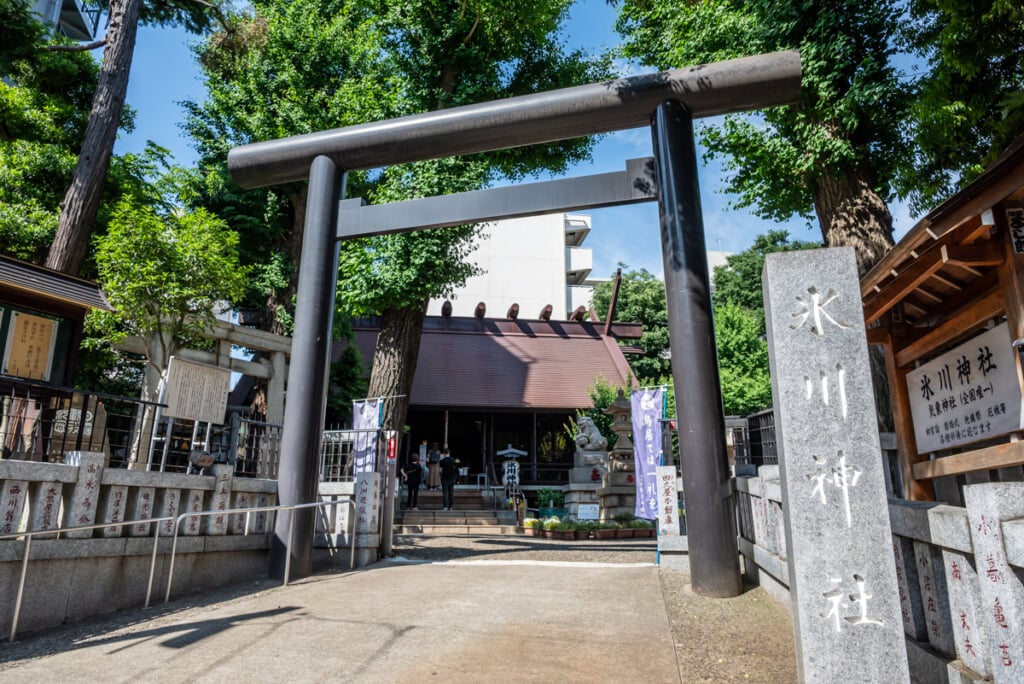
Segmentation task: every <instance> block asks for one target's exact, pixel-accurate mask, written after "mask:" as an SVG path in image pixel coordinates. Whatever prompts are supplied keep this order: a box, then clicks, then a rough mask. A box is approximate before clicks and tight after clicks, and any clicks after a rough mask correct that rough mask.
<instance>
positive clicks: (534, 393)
mask: <svg viewBox="0 0 1024 684" xmlns="http://www.w3.org/2000/svg"><path fill="white" fill-rule="evenodd" d="M367 323H369V322H368V321H360V322H357V323H356V346H357V347H358V348H359V351H360V353H361V354H362V356H363V360H364V362H365V363H366V364H367V365H369V363H370V360H371V359H372V358H373V346H374V344H375V342H376V338H377V330H376V328H375V327H371V326H370V325H367ZM602 330H603V324H594V323H590V322H583V323H573V322H567V321H550V322H543V321H503V320H501V321H499V320H494V319H483V320H476V319H472V318H451V319H442V318H439V317H428V318H427V319H426V321H425V323H424V330H423V337H422V339H421V340H420V355H419V362H418V364H417V367H416V378H415V380H414V382H413V389H412V396H411V398H410V399H411V402H410V403H411V404H412V405H413V406H420V407H425V406H438V407H445V408H454V407H476V408H493V409H511V408H528V409H539V410H543V409H572V408H582V407H586V406H590V405H592V401H591V399H590V396H589V394H588V390H589V389H590V388H591V387H592V386H593V385H594V382H595V380H596V379H597V378H598V377H601V376H603V377H604V378H605V379H606V380H608V381H609V382H611V383H613V384H615V385H624V384H626V382H627V376H628V374H629V366H628V364H627V363H626V359H625V357H624V356H623V355H622V352H621V351H620V350H619V348H618V347H617V346H616V344H615V340H614V339H612V338H606V337H603V336H602V335H601V334H600V332H601V331H602Z"/></svg>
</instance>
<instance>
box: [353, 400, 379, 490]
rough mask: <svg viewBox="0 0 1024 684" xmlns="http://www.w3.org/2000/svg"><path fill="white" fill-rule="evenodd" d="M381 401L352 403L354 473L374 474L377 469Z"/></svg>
mask: <svg viewBox="0 0 1024 684" xmlns="http://www.w3.org/2000/svg"><path fill="white" fill-rule="evenodd" d="M380 409H381V400H380V399H363V400H362V401H353V402H352V427H353V430H354V432H355V439H354V440H353V443H352V458H353V460H354V462H353V471H352V472H353V473H372V472H373V471H374V470H376V468H377V436H378V434H379V433H378V431H379V430H380Z"/></svg>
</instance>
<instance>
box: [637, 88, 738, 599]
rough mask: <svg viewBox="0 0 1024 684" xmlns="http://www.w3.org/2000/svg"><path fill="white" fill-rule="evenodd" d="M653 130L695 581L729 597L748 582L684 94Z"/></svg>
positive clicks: (659, 114) (662, 109) (661, 112)
mask: <svg viewBox="0 0 1024 684" xmlns="http://www.w3.org/2000/svg"><path fill="white" fill-rule="evenodd" d="M651 136H652V137H653V139H654V173H655V178H656V179H657V185H658V214H659V217H660V222H661V254H662V259H663V260H664V264H665V301H666V306H667V308H668V311H667V313H668V342H669V349H670V351H671V352H672V382H673V384H674V385H675V391H676V416H677V420H678V423H677V425H678V429H679V456H680V461H681V465H682V471H683V492H684V494H685V495H686V529H687V532H688V543H689V555H690V580H691V583H692V585H693V590H694V591H695V592H697V593H698V594H701V595H703V596H714V597H718V598H728V597H731V596H738V595H739V594H740V592H741V591H742V588H743V586H742V582H741V580H740V561H739V553H738V550H737V546H736V522H735V513H734V511H733V503H732V486H731V484H730V482H729V479H730V478H729V470H728V458H727V455H726V447H725V414H724V411H723V410H722V386H721V382H720V381H719V379H718V352H717V350H716V348H715V326H714V322H713V319H712V313H711V278H710V276H709V274H708V256H707V248H706V247H705V244H704V219H703V217H702V216H701V210H700V188H699V186H698V183H697V153H696V146H695V145H694V142H693V121H692V120H691V118H690V112H688V111H687V109H686V107H685V106H683V104H682V103H681V102H679V100H666V101H664V102H662V103H661V104H659V105H658V108H657V109H656V110H655V112H654V116H653V117H651Z"/></svg>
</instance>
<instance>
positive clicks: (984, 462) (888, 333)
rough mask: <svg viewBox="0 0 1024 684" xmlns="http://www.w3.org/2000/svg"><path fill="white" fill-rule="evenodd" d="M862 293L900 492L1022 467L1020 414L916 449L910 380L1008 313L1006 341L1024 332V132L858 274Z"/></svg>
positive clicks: (1016, 368) (927, 492)
mask: <svg viewBox="0 0 1024 684" xmlns="http://www.w3.org/2000/svg"><path fill="white" fill-rule="evenodd" d="M861 297H862V301H863V305H864V317H865V321H866V323H867V325H868V328H869V330H868V341H869V342H870V343H871V344H877V345H881V346H882V347H883V349H884V351H885V358H886V370H887V375H888V378H889V386H890V392H891V394H892V397H893V414H894V416H893V417H894V419H895V423H896V425H895V427H896V437H897V447H898V451H899V462H900V473H901V475H902V479H903V491H904V495H905V497H906V498H908V499H917V500H932V499H934V498H935V490H934V487H933V482H935V481H936V478H942V477H945V476H953V475H964V474H968V473H979V472H983V471H986V472H987V471H992V470H998V469H1004V468H1011V467H1015V466H1020V465H1021V464H1024V441H1021V440H1020V437H1021V432H1020V426H1021V425H1020V423H1019V416H1018V422H1017V426H1018V427H1017V431H1011V432H1009V433H1006V432H1003V433H1002V434H998V435H997V434H992V435H987V436H985V438H984V439H979V440H975V441H972V442H971V443H970V444H964V443H962V442H958V443H957V445H956V446H953V447H951V448H949V449H942V450H938V451H931V452H926V453H921V454H919V453H918V450H919V449H918V440H922V437H923V436H922V435H915V429H914V419H913V416H912V415H911V394H910V388H909V387H908V383H907V376H908V374H911V373H913V372H914V371H915V368H916V367H918V366H919V365H920V364H921V363H923V362H927V361H928V360H929V359H932V358H934V357H936V356H937V355H939V354H942V353H944V352H946V351H947V350H949V349H951V348H953V347H955V346H956V345H959V344H962V343H964V342H965V341H967V340H970V339H971V338H973V337H974V336H976V335H978V334H979V333H980V332H981V331H983V330H985V329H986V328H991V327H992V326H993V325H995V324H999V325H1001V324H1002V322H1003V321H1004V320H1005V322H1006V324H1007V327H1008V332H1009V335H1008V339H1007V340H1006V344H1007V345H1011V344H1012V343H1013V342H1014V341H1017V340H1022V339H1024V136H1021V137H1019V138H1017V140H1016V141H1014V143H1013V144H1012V145H1011V146H1010V147H1009V148H1008V149H1007V150H1006V151H1005V152H1004V153H1003V154H1002V155H1001V156H1000V157H999V159H997V160H996V161H995V162H994V163H992V164H991V165H990V166H989V167H988V168H987V169H986V170H985V172H984V173H982V175H981V176H979V177H978V178H977V179H975V180H974V181H973V182H972V183H971V184H970V185H968V186H967V187H966V188H964V190H962V191H961V192H959V193H957V194H956V195H954V196H953V197H951V198H950V199H948V200H947V201H945V202H943V203H942V204H941V205H939V206H938V207H937V208H935V210H933V211H932V212H931V213H929V214H928V215H927V216H925V217H924V218H923V219H921V220H920V221H919V222H918V223H917V224H916V225H915V226H914V227H913V228H912V229H911V230H910V231H909V232H908V233H907V235H906V236H905V237H904V238H903V239H902V240H900V242H899V244H897V245H896V246H895V247H894V248H893V249H892V251H890V252H889V253H888V254H887V255H886V256H885V257H884V258H883V259H882V260H881V261H879V262H878V264H876V265H875V267H874V268H873V269H871V271H869V272H868V273H867V274H866V275H865V276H864V277H863V279H862V280H861ZM1010 358H1012V361H1011V362H1010V365H1012V366H1013V367H1011V368H1000V369H999V373H1000V374H1003V373H1009V374H1011V376H1014V375H1015V378H1016V384H1017V389H1021V388H1024V380H1022V373H1021V358H1020V356H1019V355H1018V354H1017V353H1012V354H1011V355H1010ZM1004 377H1005V376H1004ZM1018 413H1019V410H1018ZM922 441H924V440H922ZM972 477H977V476H972Z"/></svg>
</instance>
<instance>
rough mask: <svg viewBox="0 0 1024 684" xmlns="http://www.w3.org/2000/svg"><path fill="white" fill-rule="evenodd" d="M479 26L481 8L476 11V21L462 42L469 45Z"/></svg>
mask: <svg viewBox="0 0 1024 684" xmlns="http://www.w3.org/2000/svg"><path fill="white" fill-rule="evenodd" d="M478 26H480V11H479V10H478V11H477V13H476V21H474V22H473V28H471V29H469V33H467V34H466V37H465V38H463V39H462V44H463V45H468V44H469V39H470V38H472V37H473V34H474V33H476V29H477V27H478Z"/></svg>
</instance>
